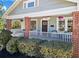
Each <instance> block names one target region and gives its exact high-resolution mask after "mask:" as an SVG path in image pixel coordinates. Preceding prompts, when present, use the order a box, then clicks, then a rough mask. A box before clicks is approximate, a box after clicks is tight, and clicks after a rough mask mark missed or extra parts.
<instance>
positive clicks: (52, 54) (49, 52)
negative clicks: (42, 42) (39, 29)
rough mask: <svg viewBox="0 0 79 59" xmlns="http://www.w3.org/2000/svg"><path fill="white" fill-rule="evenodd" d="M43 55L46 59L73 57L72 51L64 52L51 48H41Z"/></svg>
mask: <svg viewBox="0 0 79 59" xmlns="http://www.w3.org/2000/svg"><path fill="white" fill-rule="evenodd" d="M40 52H41V54H42V55H43V56H44V57H45V58H70V57H72V51H70V50H69V51H64V50H63V49H56V48H49V47H45V46H41V49H40Z"/></svg>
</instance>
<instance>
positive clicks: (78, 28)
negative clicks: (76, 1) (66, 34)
mask: <svg viewBox="0 0 79 59" xmlns="http://www.w3.org/2000/svg"><path fill="white" fill-rule="evenodd" d="M72 38H73V40H72V44H73V57H76V58H77V57H79V11H77V12H73V35H72Z"/></svg>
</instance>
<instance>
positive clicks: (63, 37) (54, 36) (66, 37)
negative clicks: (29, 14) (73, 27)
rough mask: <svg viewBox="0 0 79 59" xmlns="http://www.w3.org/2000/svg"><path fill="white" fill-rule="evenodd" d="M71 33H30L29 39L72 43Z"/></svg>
mask: <svg viewBox="0 0 79 59" xmlns="http://www.w3.org/2000/svg"><path fill="white" fill-rule="evenodd" d="M71 36H72V33H58V32H30V38H39V39H45V40H59V41H64V42H71V41H72V37H71Z"/></svg>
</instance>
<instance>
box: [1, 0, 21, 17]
mask: <svg viewBox="0 0 79 59" xmlns="http://www.w3.org/2000/svg"><path fill="white" fill-rule="evenodd" d="M21 1H22V0H15V2H14V3H13V4H12V5H11V6H10V7H9V8H8V9H7V11H6V12H5V13H4V14H3V16H2V17H4V16H5V15H8V14H9V13H10V12H11V11H13V10H14V9H15V8H16V6H17V5H18V4H19V3H20V2H21Z"/></svg>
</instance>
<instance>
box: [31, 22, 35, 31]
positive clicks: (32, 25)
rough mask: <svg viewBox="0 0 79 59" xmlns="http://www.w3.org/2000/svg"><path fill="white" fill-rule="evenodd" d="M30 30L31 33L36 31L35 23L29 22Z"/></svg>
mask: <svg viewBox="0 0 79 59" xmlns="http://www.w3.org/2000/svg"><path fill="white" fill-rule="evenodd" d="M30 30H31V31H35V30H36V21H31V27H30Z"/></svg>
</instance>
